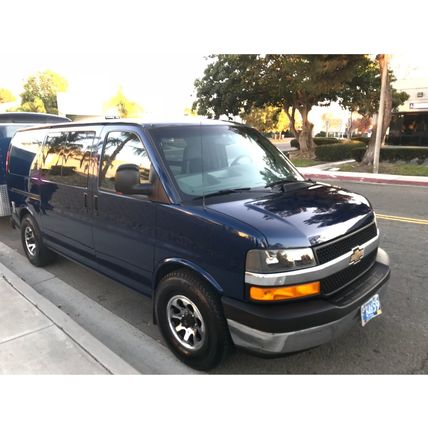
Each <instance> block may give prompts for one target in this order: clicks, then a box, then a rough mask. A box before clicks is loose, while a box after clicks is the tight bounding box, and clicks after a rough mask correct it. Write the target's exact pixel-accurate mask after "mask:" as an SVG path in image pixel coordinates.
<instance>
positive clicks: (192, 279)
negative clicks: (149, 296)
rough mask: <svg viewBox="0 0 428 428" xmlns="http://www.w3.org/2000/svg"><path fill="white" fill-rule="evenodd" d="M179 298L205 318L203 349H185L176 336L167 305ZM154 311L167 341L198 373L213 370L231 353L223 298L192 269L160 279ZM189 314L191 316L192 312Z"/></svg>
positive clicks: (200, 343)
mask: <svg viewBox="0 0 428 428" xmlns="http://www.w3.org/2000/svg"><path fill="white" fill-rule="evenodd" d="M177 296H184V297H185V298H187V299H189V300H190V301H191V303H193V304H194V305H195V306H196V311H199V315H201V316H202V322H203V325H204V335H203V338H204V339H203V340H201V341H200V342H199V343H198V346H199V345H200V346H201V347H200V348H199V349H188V348H186V347H185V346H183V344H182V342H180V340H179V339H178V338H177V337H176V336H175V335H176V334H178V333H174V332H173V330H172V327H171V326H170V322H169V313H168V303H169V302H172V301H174V299H176V297H177ZM170 309H172V308H170ZM185 309H186V306H184V307H183V310H185ZM190 309H192V307H191V306H190ZM155 311H156V319H157V322H158V324H159V328H160V331H161V333H162V335H163V337H164V339H165V341H166V342H167V344H168V346H169V347H170V349H171V350H172V352H173V353H174V354H175V355H176V356H177V357H178V358H179V359H180V360H181V361H183V362H184V363H185V364H187V365H188V366H190V367H192V368H194V369H196V370H210V369H212V368H214V367H215V366H217V365H218V364H219V363H220V362H221V361H223V359H224V358H225V356H226V355H227V353H228V351H229V350H230V347H231V339H230V334H229V329H228V327H227V322H226V319H225V317H224V314H223V308H222V305H221V302H220V299H219V297H218V295H217V294H216V293H215V292H214V291H213V289H212V288H211V287H210V285H209V284H207V283H206V282H205V281H204V280H203V279H202V278H200V277H199V276H198V275H197V274H195V273H194V272H192V271H191V270H188V269H179V270H177V271H174V272H171V273H169V274H167V275H166V276H164V277H163V278H162V279H161V281H160V283H159V285H158V288H157V292H156V299H155ZM189 313H190V316H191V317H192V313H191V311H189ZM193 314H194V318H197V315H195V312H193ZM196 321H197V320H196ZM196 321H195V324H194V325H195V327H196ZM177 322H178V321H177ZM183 322H184V321H180V323H183ZM180 333H181V332H180ZM199 337H201V336H200V335H199ZM193 340H194V341H195V340H197V339H195V338H194V339H193ZM181 341H184V338H181ZM190 341H191V339H190ZM190 346H191V345H190Z"/></svg>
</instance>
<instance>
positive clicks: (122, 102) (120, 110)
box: [104, 86, 143, 118]
mask: <svg viewBox="0 0 428 428" xmlns="http://www.w3.org/2000/svg"><path fill="white" fill-rule="evenodd" d="M104 108H105V109H106V110H109V109H114V110H115V114H118V115H119V116H120V117H121V118H125V117H138V116H139V115H141V114H142V112H143V108H142V107H141V106H140V105H139V104H138V103H136V102H135V101H132V100H130V99H128V98H126V96H125V94H124V93H123V89H122V86H119V88H118V90H117V92H116V94H115V95H113V97H111V98H110V99H109V100H108V101H107V102H106V103H105V105H104Z"/></svg>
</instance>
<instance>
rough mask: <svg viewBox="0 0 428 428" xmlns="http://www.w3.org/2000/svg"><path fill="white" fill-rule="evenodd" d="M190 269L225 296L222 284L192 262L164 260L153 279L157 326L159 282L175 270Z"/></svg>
mask: <svg viewBox="0 0 428 428" xmlns="http://www.w3.org/2000/svg"><path fill="white" fill-rule="evenodd" d="M184 267H185V268H188V269H190V270H192V271H193V272H195V273H197V274H198V275H199V276H201V277H202V278H204V279H205V280H206V281H207V283H208V284H210V285H211V286H212V287H213V288H214V290H215V291H216V292H217V293H219V294H223V293H224V292H223V288H222V287H221V286H220V284H219V283H218V282H217V281H216V280H215V279H214V278H213V276H212V275H210V274H209V273H208V272H207V271H206V270H205V269H203V268H201V267H200V266H198V265H197V264H196V263H194V262H191V261H190V260H186V259H182V258H175V257H174V258H167V259H163V260H161V261H160V262H159V264H158V265H157V267H156V269H155V270H154V272H153V279H152V284H153V288H152V302H153V305H152V306H153V322H154V324H157V321H156V315H155V304H154V303H155V301H156V300H155V299H156V289H157V285H158V282H159V280H160V278H161V277H163V276H164V275H166V274H168V273H170V272H173V271H174V270H177V269H180V268H184Z"/></svg>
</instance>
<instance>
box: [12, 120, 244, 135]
mask: <svg viewBox="0 0 428 428" xmlns="http://www.w3.org/2000/svg"><path fill="white" fill-rule="evenodd" d="M111 124H115V125H140V126H143V127H145V128H151V127H164V126H185V125H225V124H235V125H243V124H242V123H237V122H232V121H226V120H214V119H206V118H197V117H184V118H179V119H175V120H149V119H146V118H144V119H141V118H135V119H100V120H99V121H98V120H91V121H78V122H66V123H56V124H47V125H41V126H36V127H32V128H30V129H31V130H34V129H50V128H54V129H57V128H71V127H82V126H91V125H111ZM30 129H28V130H30ZM26 130H27V129H23V130H20V131H18V132H25V131H26Z"/></svg>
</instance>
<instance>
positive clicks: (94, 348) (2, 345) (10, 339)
mask: <svg viewBox="0 0 428 428" xmlns="http://www.w3.org/2000/svg"><path fill="white" fill-rule="evenodd" d="M0 374H138V372H137V371H136V370H135V369H134V368H133V367H131V366H130V365H129V364H128V363H126V362H125V361H124V360H122V359H121V358H120V357H118V356H117V355H116V354H114V353H113V352H112V351H110V350H109V349H108V348H107V347H105V346H104V345H103V344H102V343H101V342H99V341H98V340H97V339H96V338H94V337H93V336H91V335H90V334H88V333H87V332H86V331H85V330H83V329H82V328H81V327H80V326H79V325H78V324H76V323H75V322H74V321H73V320H71V319H70V318H69V317H68V316H67V315H66V314H65V313H63V312H62V311H61V310H59V309H58V308H57V307H56V306H55V305H53V304H52V303H51V302H49V301H48V300H47V299H45V298H44V297H43V296H41V295H40V294H38V293H37V292H35V291H34V290H33V289H32V288H31V287H30V286H29V285H28V284H26V283H25V282H24V281H22V280H21V279H20V278H19V277H18V276H17V275H15V274H14V273H13V272H11V271H10V270H9V269H7V268H6V267H5V266H4V265H3V264H1V263H0Z"/></svg>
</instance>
